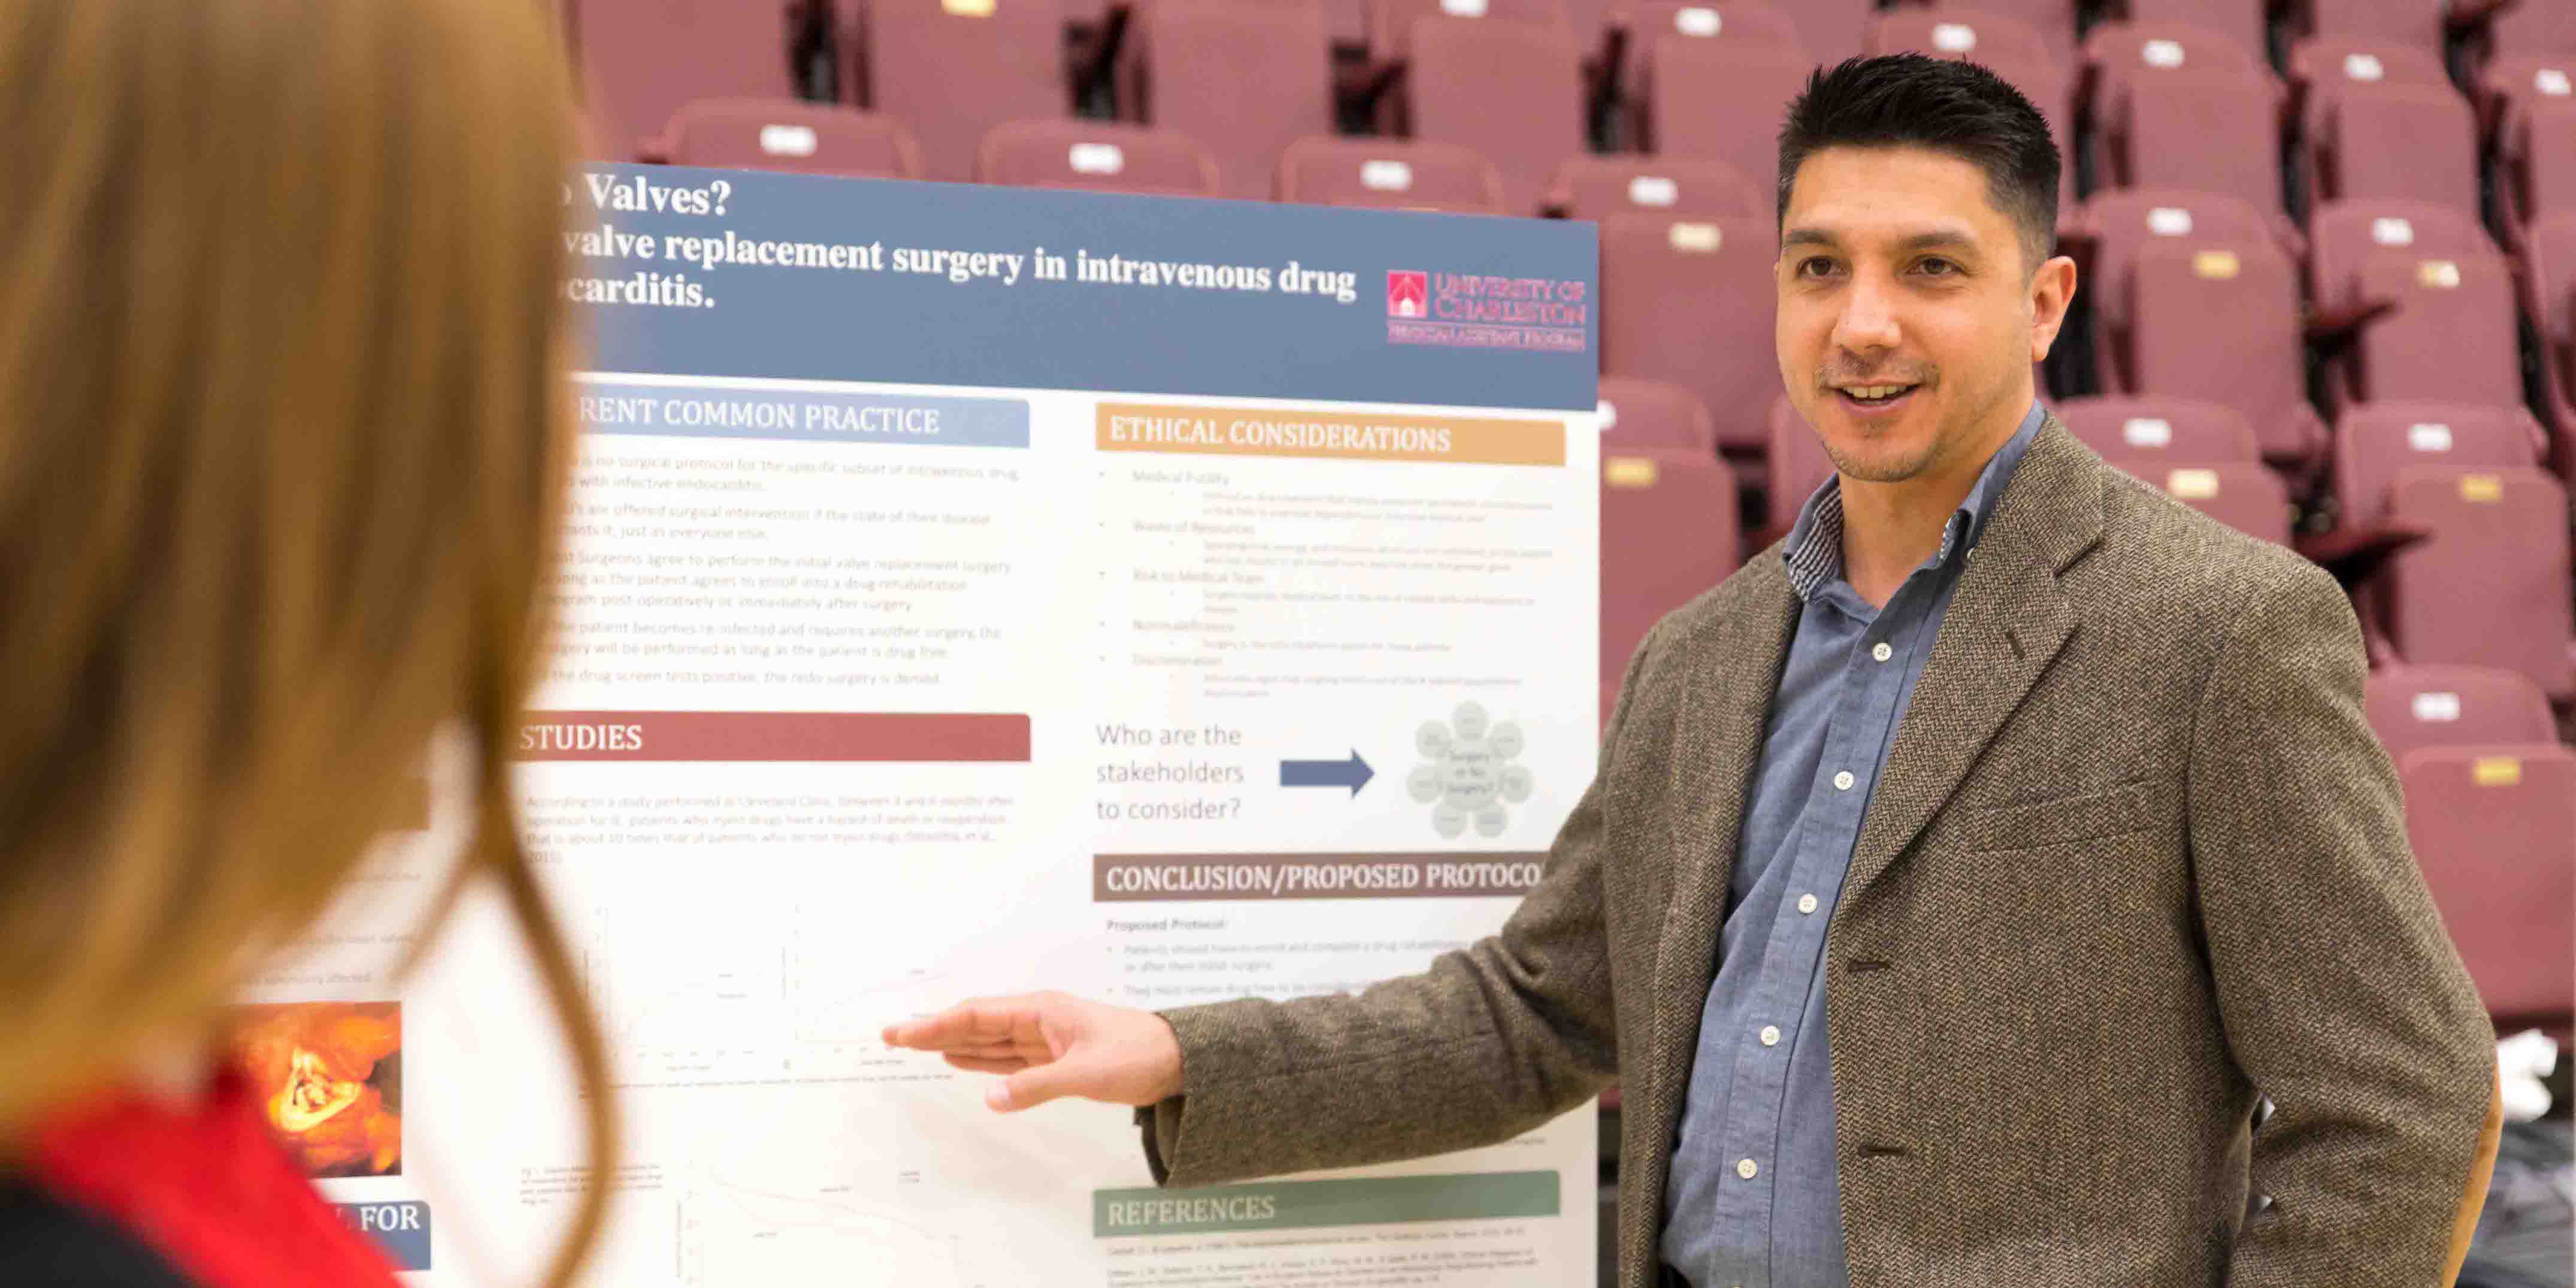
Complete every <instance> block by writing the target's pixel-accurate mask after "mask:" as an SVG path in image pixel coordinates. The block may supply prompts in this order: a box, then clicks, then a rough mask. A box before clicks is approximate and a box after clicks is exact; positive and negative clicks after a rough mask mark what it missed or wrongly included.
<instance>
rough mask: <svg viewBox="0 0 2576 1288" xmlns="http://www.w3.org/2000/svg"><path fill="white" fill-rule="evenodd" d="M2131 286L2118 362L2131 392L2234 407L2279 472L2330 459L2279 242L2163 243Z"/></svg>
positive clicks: (2141, 253)
mask: <svg viewBox="0 0 2576 1288" xmlns="http://www.w3.org/2000/svg"><path fill="white" fill-rule="evenodd" d="M2125 286H2126V290H2127V292H2128V299H2127V301H2126V303H2125V305H2124V307H2123V311H2124V312H2125V313H2126V315H2127V316H2128V318H2129V319H2130V322H2129V330H2128V332H2127V334H2126V335H2125V336H2123V337H2120V339H2119V351H2118V353H2117V355H2116V356H2117V358H2118V363H2117V366H2118V369H2119V371H2120V373H2121V375H2122V377H2123V385H2122V388H2123V389H2124V390H2126V391H2127V392H2129V393H2132V394H2155V395H2167V396H2182V397H2191V398H2202V399H2206V400H2208V401H2211V402H2216V403H2221V404H2224V405H2226V406H2229V407H2233V408H2235V409H2236V410H2237V411H2239V412H2242V413H2243V414H2244V415H2245V418H2246V419H2247V420H2248V421H2249V422H2251V423H2252V424H2253V426H2254V434H2255V437H2256V438H2257V439H2258V440H2259V441H2260V442H2261V443H2262V445H2263V456H2264V459H2265V460H2267V461H2270V462H2272V463H2274V464H2276V465H2283V466H2295V465H2303V464H2306V463H2310V462H2313V461H2314V460H2315V459H2316V458H2317V456H2318V455H2319V454H2320V453H2322V452H2323V451H2324V449H2325V447H2326V441H2327V436H2326V430H2325V422H2324V421H2323V419H2321V418H2320V417H2319V416H2318V415H2317V413H2316V409H2315V408H2314V407H2312V406H2310V405H2309V403H2308V400H2307V388H2306V385H2307V380H2306V365H2307V353H2306V339H2305V335H2304V332H2303V331H2302V326H2301V320H2300V319H2301V314H2300V307H2301V306H2300V301H2299V282H2298V274H2297V272H2296V270H2295V269H2294V268H2293V267H2292V266H2291V264H2290V260H2289V257H2288V256H2286V255H2284V254H2282V253H2281V252H2280V251H2279V250H2278V249H2276V248H2275V247H2273V246H2272V245H2271V244H2270V243H2269V242H2226V243H2217V244H2212V243H2208V242H2203V241H2199V240H2197V239H2189V238H2176V239H2169V240H2160V241H2156V242H2152V243H2149V244H2146V245H2144V246H2141V247H2140V248H2139V250H2138V254H2137V259H2136V262H2135V267H2133V268H2132V269H2131V271H2130V274H2129V280H2128V282H2127V283H2126V284H2125Z"/></svg>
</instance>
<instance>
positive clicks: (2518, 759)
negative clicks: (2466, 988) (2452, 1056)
mask: <svg viewBox="0 0 2576 1288" xmlns="http://www.w3.org/2000/svg"><path fill="white" fill-rule="evenodd" d="M2398 773H2399V782H2400V783H2401V784H2403V787H2404V790H2405V794H2406V833H2407V839H2408V840H2409V841H2410V842H2411V843H2412V848H2413V849H2414V851H2415V862H2416V863H2417V865H2418V866H2419V867H2421V868H2422V870H2423V873H2424V884H2425V885H2426V886H2427V887H2429V888H2430V889H2431V891H2432V895H2433V904H2434V906H2435V907H2437V908H2439V909H2440V910H2441V913H2442V920H2443V923H2444V924H2445V926H2446V927H2447V928H2448V929H2449V930H2450V932H2451V942H2452V943H2454V944H2456V945H2458V947H2459V950H2460V960H2461V962H2462V963H2463V964H2465V965H2466V966H2467V967H2468V968H2469V978H2470V979H2472V980H2475V981H2476V982H2477V986H2478V995H2479V997H2480V998H2482V999H2483V1000H2484V1001H2485V1003H2486V1008H2487V1011H2488V1013H2489V1014H2491V1015H2493V1016H2495V1017H2496V1019H2497V1020H2498V1022H2499V1024H2500V1025H2502V1026H2503V1027H2506V1028H2507V1029H2510V1028H2511V1027H2513V1026H2514V1025H2515V1024H2518V1023H2528V1022H2539V1023H2543V1024H2555V1025H2564V1023H2565V1022H2566V1020H2567V1019H2568V1017H2569V1014H2570V1012H2571V1011H2576V752H2570V751H2569V750H2568V749H2567V748H2565V747H2559V746H2552V745H2547V744H2534V743H2521V744H2503V745H2495V746H2481V747H2430V748H2425V749H2422V750H2418V751H2411V752H2408V753H2407V754H2406V756H2405V757H2404V759H2403V760H2401V761H2400V762H2399V763H2398Z"/></svg>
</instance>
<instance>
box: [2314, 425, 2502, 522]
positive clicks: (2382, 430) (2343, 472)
mask: <svg viewBox="0 0 2576 1288" xmlns="http://www.w3.org/2000/svg"><path fill="white" fill-rule="evenodd" d="M2536 428H2537V427H2536V426H2534V425H2533V424H2532V422H2531V418H2530V415H2529V414H2528V413H2526V412H2524V411H2522V410H2521V409H2520V408H2518V407H2483V406H2477V405H2474V404H2470V405H2462V404H2457V403H2409V402H2389V403H2369V404H2365V405H2362V406H2357V407H2352V408H2348V409H2346V410H2345V411H2344V414H2343V415H2342V416H2341V417H2339V418H2337V420H2336V422H2335V457H2334V466H2335V468H2334V491H2335V500H2336V503H2337V507H2336V508H2337V509H2338V510H2340V511H2341V512H2342V525H2343V526H2346V527H2355V528H2368V527H2373V526H2376V525H2377V524H2379V523H2380V522H2382V521H2384V520H2385V519H2386V518H2387V517H2388V490H2389V487H2390V486H2391V485H2392V484H2394V483H2395V482H2396V481H2397V476H2398V475H2399V474H2400V473H2402V472H2404V471H2405V470H2407V469H2408V468H2410V467H2413V466H2418V465H2425V466H2435V467H2442V466H2447V467H2449V468H2451V469H2456V470H2502V469H2515V468H2524V469H2528V468H2532V467H2535V466H2537V465H2539V464H2540V451H2539V446H2538V444H2537V442H2536V441H2535V438H2534V433H2535V430H2536Z"/></svg>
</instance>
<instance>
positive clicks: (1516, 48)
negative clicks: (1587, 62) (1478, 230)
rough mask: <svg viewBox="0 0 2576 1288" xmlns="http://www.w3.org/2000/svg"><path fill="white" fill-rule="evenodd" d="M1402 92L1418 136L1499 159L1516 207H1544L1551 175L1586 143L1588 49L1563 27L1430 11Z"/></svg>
mask: <svg viewBox="0 0 2576 1288" xmlns="http://www.w3.org/2000/svg"><path fill="white" fill-rule="evenodd" d="M1403 93H1404V103H1405V109H1406V120H1407V124H1408V125H1409V126H1410V127H1411V128H1410V131H1409V132H1410V133H1411V135H1412V136H1413V137H1414V138H1417V139H1426V140H1429V141H1431V142H1434V143H1452V144H1456V145H1458V146H1460V147H1465V148H1472V149H1474V150H1475V151H1476V152H1477V154H1479V155H1481V156H1483V157H1484V158H1485V159H1486V160H1488V161H1491V162H1493V163H1494V169H1495V171H1496V172H1497V173H1499V174H1500V175H1501V176H1502V181H1503V209H1504V210H1505V211H1507V212H1508V213H1511V214H1515V215H1527V214H1535V213H1537V211H1538V205H1539V197H1540V194H1542V193H1543V192H1545V191H1546V188H1547V181H1548V177H1549V175H1550V174H1551V173H1553V172H1554V170H1555V169H1556V167H1557V165H1558V164H1559V163H1560V162H1562V161H1563V160H1564V159H1565V158H1567V157H1569V156H1573V155H1575V154H1576V153H1579V152H1581V151H1583V150H1584V98H1583V55H1582V52H1581V51H1580V50H1578V49H1576V48H1575V46H1574V38H1573V37H1572V36H1571V35H1568V34H1567V33H1566V31H1565V30H1564V28H1563V27H1562V26H1547V25H1543V24H1539V23H1527V22H1496V21H1492V20H1488V19H1481V18H1480V19H1467V18H1425V19H1423V20H1421V21H1420V22H1419V23H1418V24H1416V26H1415V29H1414V33H1413V47H1412V54H1411V56H1410V58H1409V59H1408V61H1407V63H1406V71H1405V76H1404V86H1403Z"/></svg>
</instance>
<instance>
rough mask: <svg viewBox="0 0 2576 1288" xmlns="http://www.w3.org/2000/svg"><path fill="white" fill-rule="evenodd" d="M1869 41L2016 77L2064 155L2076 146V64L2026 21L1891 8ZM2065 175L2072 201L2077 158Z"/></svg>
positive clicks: (2066, 198)
mask: <svg viewBox="0 0 2576 1288" xmlns="http://www.w3.org/2000/svg"><path fill="white" fill-rule="evenodd" d="M2070 21H2071V19H2070ZM1869 46H1870V52H1871V53H1874V54H1893V53H1899V52H1902V51H1905V50H1913V51H1916V52H1918V53H1924V54H1930V55H1932V56H1934V57H1936V58H1955V59H1959V60H1961V61H1963V62H1972V63H1975V64H1977V65H1978V66H1981V67H1984V68H1985V69H1986V70H1988V71H1991V72H1993V73H1994V74H1995V75H1997V76H2000V77H2002V78H2003V79H2004V80H2006V81H2007V82H2010V83H2011V85H2012V87H2013V88H2015V89H2018V90H2020V91H2021V92H2022V95H2023V96H2024V97H2026V98H2028V99H2029V100H2030V101H2031V104H2032V106H2035V107H2037V108H2038V109H2039V114H2040V115H2041V116H2042V117H2043V118H2045V119H2046V120H2047V122H2048V135H2049V137H2050V138H2051V139H2053V140H2055V141H2056V143H2057V149H2058V154H2059V156H2060V157H2061V158H2064V157H2065V156H2067V155H2068V154H2069V152H2068V150H2069V149H2070V148H2072V147H2073V146H2074V143H2075V133H2074V123H2075V96H2074V85H2075V79H2074V78H2075V70H2074V65H2073V64H2072V63H2070V62H2067V61H2065V60H2066V58H2067V56H2068V51H2066V50H2062V49H2060V48H2059V47H2058V46H2057V44H2056V43H2055V42H2053V41H2051V40H2050V38H2049V36H2048V34H2047V33H2046V32H2045V31H2043V30H2041V29H2040V28H2038V27H2035V26H2032V25H2031V24H2030V23H2028V22H2026V21H2023V20H2021V19H2019V18H2015V17H2011V16H2009V15H2006V14H2001V13H1996V12H1993V11H1992V10H1989V9H1971V8H1966V7H1962V6H1955V5H1946V4H1945V5H1942V6H1940V7H1937V8H1932V9H1891V10H1888V11H1887V12H1885V13H1882V14H1880V15H1879V17H1878V21H1877V22H1876V23H1874V24H1872V25H1871V27H1870V33H1869ZM2059 175H2060V181H2059V186H2058V201H2059V204H2060V205H2064V206H2071V205H2073V204H2074V196H2075V186H2074V179H2075V166H2074V165H2073V163H2072V162H2066V163H2064V164H2062V165H2061V166H2060V169H2059Z"/></svg>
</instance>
